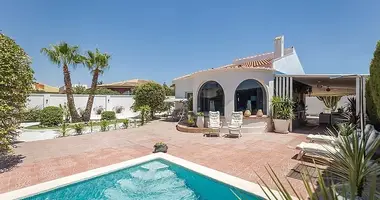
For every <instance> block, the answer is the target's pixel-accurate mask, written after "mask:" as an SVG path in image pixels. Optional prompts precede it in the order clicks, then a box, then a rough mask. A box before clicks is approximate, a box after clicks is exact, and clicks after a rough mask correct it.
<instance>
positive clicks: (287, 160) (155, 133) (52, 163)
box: [0, 121, 305, 193]
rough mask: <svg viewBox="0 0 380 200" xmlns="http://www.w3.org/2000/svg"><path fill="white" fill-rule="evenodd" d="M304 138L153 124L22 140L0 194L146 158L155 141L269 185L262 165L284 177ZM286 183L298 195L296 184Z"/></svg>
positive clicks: (177, 153)
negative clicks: (215, 133) (205, 132)
mask: <svg viewBox="0 0 380 200" xmlns="http://www.w3.org/2000/svg"><path fill="white" fill-rule="evenodd" d="M304 140H305V135H302V134H294V133H290V134H286V135H282V134H275V133H265V134H250V135H247V134H245V135H243V137H242V138H239V139H233V138H223V137H220V138H216V137H211V138H210V137H202V135H201V134H193V133H182V132H178V131H176V129H175V123H172V122H163V121H154V122H151V123H149V124H148V125H145V126H143V127H139V128H135V129H127V130H117V131H110V132H104V133H95V134H91V135H81V136H72V137H66V138H57V139H52V140H43V141H35V142H25V143H20V144H18V147H17V148H16V149H15V154H16V155H18V154H20V155H23V156H25V158H24V159H23V161H22V163H20V164H19V165H17V166H16V167H14V168H13V169H11V170H10V171H8V172H4V173H0V183H1V184H0V193H2V192H7V191H12V190H15V189H19V188H23V187H27V186H31V185H34V184H37V183H41V182H45V181H49V180H53V179H56V178H59V177H63V176H68V175H72V174H75V173H79V172H84V171H87V170H90V169H94V168H98V167H102V166H107V165H110V164H114V163H118V162H122V161H125V160H129V159H132V158H136V157H140V156H143V155H147V154H150V153H151V152H152V150H153V145H154V144H155V143H156V142H165V143H167V144H168V146H169V150H168V153H169V154H171V155H174V156H177V157H180V158H183V159H186V160H189V161H192V162H195V163H198V164H201V165H204V166H206V167H210V168H213V169H216V170H219V171H222V172H225V173H228V174H231V175H234V176H238V177H240V178H243V179H246V180H248V181H252V182H257V176H256V175H255V172H257V173H258V174H260V176H262V178H263V179H264V180H266V181H267V183H268V184H269V185H270V186H274V185H273V183H272V182H271V181H270V178H269V176H268V175H267V173H266V171H265V168H264V166H265V165H266V164H270V165H271V166H272V167H273V169H274V170H275V171H276V173H277V174H278V175H279V176H281V177H284V176H286V175H287V174H288V173H289V172H290V171H291V169H292V168H294V167H295V166H296V165H297V164H298V162H297V161H295V160H293V159H291V158H292V157H293V156H294V155H295V154H296V153H297V151H296V150H295V146H296V145H297V144H299V143H300V142H301V141H304ZM289 180H290V181H291V182H292V183H294V184H295V187H296V188H298V189H299V191H304V190H303V189H301V188H302V182H301V181H299V180H297V179H293V178H289Z"/></svg>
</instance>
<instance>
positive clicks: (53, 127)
mask: <svg viewBox="0 0 380 200" xmlns="http://www.w3.org/2000/svg"><path fill="white" fill-rule="evenodd" d="M123 121H124V119H118V120H117V123H122V122H123ZM109 122H110V125H112V124H114V123H115V120H109ZM82 123H83V124H84V122H82ZM100 123H101V122H100V121H95V122H93V125H92V126H100ZM75 124H78V123H67V125H68V127H67V128H74V125H75ZM89 126H90V125H89V124H84V127H89ZM24 129H26V130H60V129H61V126H51V127H41V126H40V125H33V126H28V127H24Z"/></svg>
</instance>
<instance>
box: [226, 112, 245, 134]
mask: <svg viewBox="0 0 380 200" xmlns="http://www.w3.org/2000/svg"><path fill="white" fill-rule="evenodd" d="M227 124H228V134H226V136H227V137H241V125H242V124H243V112H233V113H232V115H231V122H229V123H228V122H227Z"/></svg>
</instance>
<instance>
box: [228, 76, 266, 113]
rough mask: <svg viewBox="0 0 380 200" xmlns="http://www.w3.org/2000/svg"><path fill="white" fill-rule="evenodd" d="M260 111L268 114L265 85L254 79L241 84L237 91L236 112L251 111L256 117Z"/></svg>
mask: <svg viewBox="0 0 380 200" xmlns="http://www.w3.org/2000/svg"><path fill="white" fill-rule="evenodd" d="M259 109H261V110H262V111H263V113H264V114H267V113H266V112H267V97H266V93H265V89H264V87H263V85H262V84H261V83H260V82H258V81H256V80H254V79H247V80H245V81H243V82H241V83H240V84H239V86H238V87H237V88H236V91H235V110H236V111H243V112H244V111H245V110H250V111H251V113H252V115H256V113H257V110H259Z"/></svg>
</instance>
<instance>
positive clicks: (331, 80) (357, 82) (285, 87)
mask: <svg viewBox="0 0 380 200" xmlns="http://www.w3.org/2000/svg"><path fill="white" fill-rule="evenodd" d="M368 76H369V75H368V74H303V75H285V74H276V75H275V81H274V83H273V84H274V86H273V88H274V91H273V95H274V96H280V97H288V98H290V99H293V90H294V87H293V85H294V84H295V81H296V82H299V83H302V84H305V85H307V86H309V88H310V89H309V91H308V94H309V95H310V96H348V95H355V96H356V114H357V115H360V128H361V130H362V131H363V129H364V126H365V112H366V105H365V104H366V101H365V87H366V79H367V77H368ZM292 129H293V128H292V123H291V125H290V131H292Z"/></svg>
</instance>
